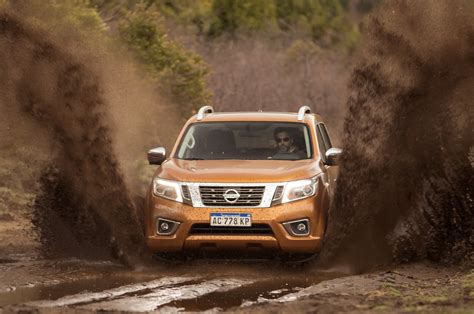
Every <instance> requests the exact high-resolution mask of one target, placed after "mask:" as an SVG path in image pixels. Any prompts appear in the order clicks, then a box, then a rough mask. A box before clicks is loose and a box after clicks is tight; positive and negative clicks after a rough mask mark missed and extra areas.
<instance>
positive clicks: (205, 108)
mask: <svg viewBox="0 0 474 314" xmlns="http://www.w3.org/2000/svg"><path fill="white" fill-rule="evenodd" d="M213 112H214V108H212V106H203V107H201V108H200V109H199V112H198V114H197V119H198V121H200V120H202V119H203V118H204V116H205V115H206V113H213Z"/></svg>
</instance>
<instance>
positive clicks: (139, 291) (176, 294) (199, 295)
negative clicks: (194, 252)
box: [0, 260, 341, 312]
mask: <svg viewBox="0 0 474 314" xmlns="http://www.w3.org/2000/svg"><path fill="white" fill-rule="evenodd" d="M22 263H23V264H22V265H19V264H18V262H17V263H6V264H3V265H2V267H3V269H2V271H11V272H13V273H14V272H18V271H22V270H21V269H25V270H26V271H27V272H38V271H40V272H41V269H42V268H43V267H44V268H51V262H47V263H46V262H45V264H41V261H30V262H22ZM35 263H36V264H35ZM56 264H57V265H56V269H57V272H56V273H51V274H50V277H51V278H53V280H49V281H48V280H47V279H48V278H46V277H48V276H45V278H43V280H38V281H36V282H27V283H23V284H21V285H16V286H15V285H12V286H10V287H5V286H4V287H3V290H0V291H2V292H0V308H16V307H17V306H19V305H21V306H22V307H24V306H26V307H28V308H60V307H68V308H74V309H77V310H89V311H130V310H133V311H138V312H147V311H153V310H161V309H174V310H185V311H204V310H210V309H218V310H226V309H230V308H235V307H240V306H247V305H251V304H255V303H261V302H267V301H269V300H272V299H277V298H280V297H282V296H285V295H288V294H291V293H295V292H298V291H300V290H302V289H304V288H306V287H309V286H311V285H313V284H317V283H319V282H321V281H323V280H328V279H332V278H335V277H339V276H341V274H336V273H317V272H314V271H311V272H309V271H305V268H304V267H294V266H287V265H286V266H285V265H281V264H275V263H274V262H272V261H266V262H248V261H240V262H224V261H205V260H197V261H189V262H186V263H181V264H175V265H169V264H162V263H157V264H156V265H154V266H152V267H149V266H148V267H143V268H141V269H139V270H134V271H131V270H129V269H127V268H125V267H122V266H119V265H116V264H110V263H102V264H101V263H100V262H96V263H93V264H94V265H92V264H91V263H90V262H86V261H81V260H75V261H56ZM87 264H91V265H87ZM72 270H74V271H72ZM5 288H7V289H5Z"/></svg>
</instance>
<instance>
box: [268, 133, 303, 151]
mask: <svg viewBox="0 0 474 314" xmlns="http://www.w3.org/2000/svg"><path fill="white" fill-rule="evenodd" d="M273 135H274V137H275V142H276V146H277V149H278V152H281V153H292V152H295V151H296V150H297V147H296V146H295V144H294V140H293V137H292V136H291V135H290V133H289V132H288V131H287V130H285V129H283V128H276V129H275V132H274V133H273Z"/></svg>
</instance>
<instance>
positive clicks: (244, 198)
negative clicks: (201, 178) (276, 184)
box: [199, 186, 265, 207]
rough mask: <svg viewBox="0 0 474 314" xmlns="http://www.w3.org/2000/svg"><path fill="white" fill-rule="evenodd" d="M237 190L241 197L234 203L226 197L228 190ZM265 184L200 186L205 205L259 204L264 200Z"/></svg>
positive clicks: (241, 205)
mask: <svg viewBox="0 0 474 314" xmlns="http://www.w3.org/2000/svg"><path fill="white" fill-rule="evenodd" d="M229 190H235V191H237V193H239V195H240V196H239V198H238V199H237V201H235V202H234V203H231V202H228V201H226V200H225V198H224V194H225V193H226V191H229ZM264 191H265V187H264V186H226V187H223V186H200V187H199V192H200V193H201V200H202V203H203V204H204V205H205V206H220V207H227V206H240V207H244V206H258V205H260V203H261V202H262V197H263V192H264Z"/></svg>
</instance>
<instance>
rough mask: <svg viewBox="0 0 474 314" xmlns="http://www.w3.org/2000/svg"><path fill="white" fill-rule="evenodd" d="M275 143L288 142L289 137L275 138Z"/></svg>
mask: <svg viewBox="0 0 474 314" xmlns="http://www.w3.org/2000/svg"><path fill="white" fill-rule="evenodd" d="M275 140H276V142H277V143H281V142H288V141H289V140H290V138H289V137H284V138H278V137H277V138H276V139H275Z"/></svg>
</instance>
